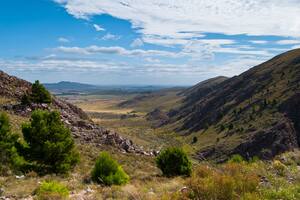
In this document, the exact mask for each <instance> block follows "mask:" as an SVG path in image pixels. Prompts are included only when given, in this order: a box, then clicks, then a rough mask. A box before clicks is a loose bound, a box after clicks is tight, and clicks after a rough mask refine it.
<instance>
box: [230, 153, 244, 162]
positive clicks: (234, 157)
mask: <svg viewBox="0 0 300 200" xmlns="http://www.w3.org/2000/svg"><path fill="white" fill-rule="evenodd" d="M244 161H245V160H244V158H243V157H242V156H241V155H239V154H234V155H232V156H231V158H230V159H229V160H228V162H229V163H242V162H244Z"/></svg>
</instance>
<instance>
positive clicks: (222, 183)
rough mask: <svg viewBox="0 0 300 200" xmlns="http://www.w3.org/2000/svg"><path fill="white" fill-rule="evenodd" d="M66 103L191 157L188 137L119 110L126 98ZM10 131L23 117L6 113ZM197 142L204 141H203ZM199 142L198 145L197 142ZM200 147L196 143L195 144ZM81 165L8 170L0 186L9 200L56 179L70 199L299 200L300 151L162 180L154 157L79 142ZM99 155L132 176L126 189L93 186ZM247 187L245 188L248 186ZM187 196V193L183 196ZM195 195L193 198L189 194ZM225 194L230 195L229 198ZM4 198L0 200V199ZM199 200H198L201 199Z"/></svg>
mask: <svg viewBox="0 0 300 200" xmlns="http://www.w3.org/2000/svg"><path fill="white" fill-rule="evenodd" d="M67 98H68V101H70V102H73V103H75V104H76V105H77V106H79V107H81V108H82V109H83V110H85V111H86V112H87V113H88V114H89V115H90V117H91V118H92V119H93V120H94V121H95V122H97V123H98V124H99V125H101V126H104V127H107V128H109V129H112V130H115V131H116V132H118V133H119V134H121V135H123V136H124V137H128V138H130V139H131V140H133V141H134V143H136V144H138V145H141V146H143V147H144V149H162V148H164V147H166V146H181V147H183V148H184V149H185V150H186V151H188V152H190V153H193V152H194V148H193V145H185V144H190V142H189V141H188V140H191V137H192V136H190V137H188V139H185V138H184V139H183V138H182V136H179V135H176V134H175V133H173V132H170V131H168V130H167V129H155V128H152V126H151V124H150V123H149V122H147V120H146V119H145V115H146V112H145V111H143V109H141V108H140V107H137V108H136V109H128V108H126V109H124V108H119V107H118V106H117V105H118V104H119V103H120V102H122V101H124V100H126V99H127V98H129V97H126V96H93V97H89V96H79V97H78V96H76V97H74V96H73V97H70V96H68V97H67ZM10 117H11V120H12V122H13V123H15V124H16V125H15V127H14V130H15V131H17V132H18V131H20V130H18V128H17V127H18V125H19V124H20V123H21V122H22V121H25V120H27V119H20V118H19V117H17V116H14V115H10ZM201 143H203V144H204V143H205V140H204V141H201ZM201 143H200V144H201ZM198 145H199V144H198ZM78 149H79V151H80V154H81V161H80V163H79V165H78V166H76V168H75V169H74V170H73V171H72V172H71V173H70V174H69V175H66V176H56V175H47V176H42V177H40V176H37V174H36V173H34V172H30V173H28V174H25V175H24V176H22V175H21V174H20V176H16V175H13V174H11V173H9V172H7V174H5V176H4V175H2V176H1V177H0V188H3V193H2V194H1V193H0V196H1V195H3V196H5V197H6V198H8V199H28V200H29V199H33V198H34V191H35V189H36V188H37V187H38V186H39V185H40V183H41V182H42V181H43V180H57V181H59V182H62V183H64V184H65V185H67V187H68V188H69V190H70V191H71V195H70V199H134V200H135V199H166V200H168V199H189V198H191V199H199V195H200V196H203V199H207V200H208V199H224V200H225V199H226V200H228V199H287V200H294V199H295V200H297V199H300V152H298V151H295V152H291V153H287V154H284V155H281V156H279V157H277V158H275V160H274V161H268V162H262V161H253V162H250V163H248V162H245V161H237V162H235V161H234V162H232V163H226V164H218V165H217V164H213V163H209V162H201V163H199V162H198V161H196V160H193V168H194V173H193V175H192V177H174V178H166V177H163V176H162V174H161V172H160V170H159V169H158V168H157V167H156V165H155V162H154V158H153V157H149V156H144V155H135V154H127V153H121V152H120V151H118V150H116V149H115V148H112V147H110V146H106V145H102V146H99V147H95V146H92V145H87V144H78ZM101 151H109V152H110V153H111V154H112V156H113V157H114V158H115V159H116V160H117V161H118V162H119V163H120V164H121V165H122V166H123V168H124V170H125V171H126V172H127V173H128V175H129V176H130V179H131V180H130V182H129V184H127V185H125V186H112V187H104V186H99V185H96V184H94V183H92V182H91V180H90V172H91V169H92V168H93V165H94V163H95V160H96V157H97V156H98V155H99V153H100V152H101ZM248 183H249V184H248ZM187 194H189V195H187ZM191 194H192V196H191ZM193 195H194V196H193ZM228 195H229V196H228ZM1 198H2V197H0V199H1ZM200 199H202V198H200Z"/></svg>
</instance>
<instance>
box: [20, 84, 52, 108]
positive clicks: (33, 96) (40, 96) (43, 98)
mask: <svg viewBox="0 0 300 200" xmlns="http://www.w3.org/2000/svg"><path fill="white" fill-rule="evenodd" d="M51 101H52V100H51V94H50V93H49V92H48V91H47V90H46V88H45V87H44V86H43V85H42V84H40V82H39V81H35V83H34V84H32V87H31V93H30V94H25V95H24V96H23V97H22V100H21V103H22V104H23V105H27V104H30V103H48V104H49V103H51Z"/></svg>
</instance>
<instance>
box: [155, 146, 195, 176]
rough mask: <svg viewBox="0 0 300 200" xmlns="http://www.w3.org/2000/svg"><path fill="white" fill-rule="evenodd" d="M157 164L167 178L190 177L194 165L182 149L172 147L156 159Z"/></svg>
mask: <svg viewBox="0 0 300 200" xmlns="http://www.w3.org/2000/svg"><path fill="white" fill-rule="evenodd" d="M156 164H157V166H158V168H160V169H161V171H162V172H163V174H164V175H165V176H176V175H190V174H191V172H192V164H191V161H190V160H189V158H188V156H187V154H186V153H185V152H184V151H183V150H182V149H180V148H176V147H170V148H167V149H166V150H164V151H162V152H161V153H160V154H159V155H158V156H157V158H156Z"/></svg>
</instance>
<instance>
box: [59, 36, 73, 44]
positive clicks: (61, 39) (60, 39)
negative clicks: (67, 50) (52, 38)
mask: <svg viewBox="0 0 300 200" xmlns="http://www.w3.org/2000/svg"><path fill="white" fill-rule="evenodd" d="M57 41H58V42H61V43H68V42H70V40H69V39H67V38H64V37H60V38H58V39H57Z"/></svg>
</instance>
